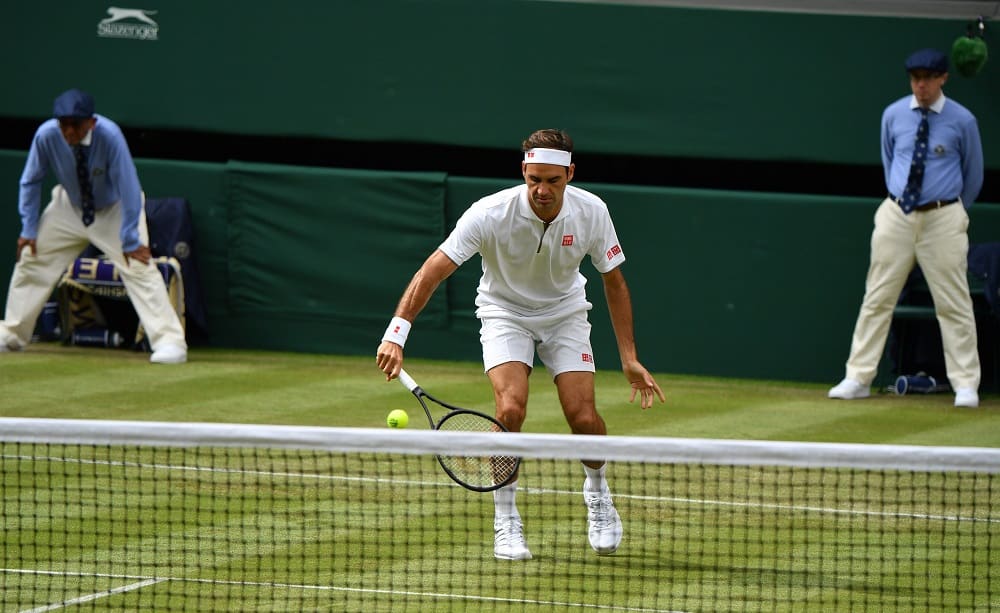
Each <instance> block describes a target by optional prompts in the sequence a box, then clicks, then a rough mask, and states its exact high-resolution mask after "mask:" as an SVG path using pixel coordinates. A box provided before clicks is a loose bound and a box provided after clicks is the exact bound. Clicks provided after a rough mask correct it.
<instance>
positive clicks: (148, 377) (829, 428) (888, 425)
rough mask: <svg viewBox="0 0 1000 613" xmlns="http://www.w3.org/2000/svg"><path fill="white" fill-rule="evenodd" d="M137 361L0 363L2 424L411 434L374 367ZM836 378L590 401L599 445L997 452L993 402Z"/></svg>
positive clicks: (436, 383)
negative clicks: (876, 390)
mask: <svg viewBox="0 0 1000 613" xmlns="http://www.w3.org/2000/svg"><path fill="white" fill-rule="evenodd" d="M147 357H148V356H147V355H145V354H139V353H132V352H127V351H112V350H104V349H83V348H74V347H63V346H60V345H57V344H49V343H45V344H36V345H31V346H30V347H29V349H28V351H25V352H23V353H18V354H0V390H2V393H0V415H4V416H8V417H15V416H17V417H53V418H67V419H125V420H143V421H195V422H202V421H206V422H224V423H254V424H295V425H321V426H338V427H341V426H342V427H382V426H384V425H385V417H386V415H387V414H388V412H389V411H390V410H392V409H395V408H402V409H406V410H407V411H408V412H409V413H410V417H411V427H423V425H422V419H421V418H420V412H419V407H418V406H417V405H416V403H415V401H414V400H413V398H412V397H411V396H410V395H409V394H408V393H407V392H406V390H405V389H403V388H402V387H401V386H400V385H399V384H398V383H395V382H393V383H386V382H385V381H384V378H383V377H382V375H381V373H380V372H379V371H378V370H377V368H376V366H375V361H374V358H362V357H340V356H326V355H311V354H293V353H268V352H249V351H223V350H206V349H196V350H194V351H192V352H191V361H190V362H189V363H187V364H183V365H179V366H154V365H151V364H149V363H148V361H147ZM406 366H407V370H409V371H410V372H411V374H412V375H413V376H414V377H416V378H417V380H418V381H419V382H420V383H421V384H422V385H423V386H424V387H425V388H426V389H427V390H428V391H429V392H431V393H432V394H435V395H437V396H440V397H442V398H445V399H448V400H449V401H452V402H454V403H456V404H461V405H467V406H469V407H471V408H476V409H480V410H483V411H486V412H492V402H493V400H492V393H491V391H490V388H489V384H488V382H487V380H486V378H485V376H484V375H483V374H482V368H481V366H480V365H479V364H476V363H467V362H462V363H459V362H435V361H427V360H416V359H414V360H408V361H407V364H406ZM840 375H841V373H831V377H830V379H831V381H830V382H829V383H824V384H803V383H784V382H770V381H754V380H735V379H716V378H709V377H691V376H676V375H670V374H658V375H657V381H658V382H659V383H660V385H661V387H662V388H663V390H664V392H665V393H666V395H667V402H666V403H665V404H659V403H657V404H656V405H655V406H654V407H653V408H652V409H649V410H646V411H643V410H641V409H640V408H639V407H638V406H637V405H635V404H629V402H628V395H629V388H628V385H627V384H626V382H625V379H624V377H623V376H622V374H621V373H620V372H617V371H601V372H599V373H598V374H597V401H598V408H599V410H600V412H601V414H602V415H603V417H604V419H605V421H606V422H607V424H608V431H609V433H611V434H621V435H644V436H672V437H685V438H687V437H697V438H722V439H754V440H782V441H830V442H857V443H893V444H913V445H960V446H982V447H1000V411H998V410H996V409H998V408H1000V402H998V399H997V398H996V397H994V396H989V395H984V396H983V398H982V406H981V407H980V408H979V409H976V410H969V409H956V408H955V407H953V406H952V401H953V397H952V395H951V394H933V395H927V396H921V395H913V396H895V395H892V394H876V395H875V396H873V397H872V398H870V399H865V400H852V401H834V400H829V399H827V398H826V391H827V389H828V388H829V386H830V385H832V384H833V383H836V381H837V380H839V378H840ZM531 385H532V388H531V398H530V400H529V408H528V419H527V422H526V424H525V428H524V429H525V431H530V432H552V433H561V432H567V428H566V423H565V420H564V419H563V416H562V412H561V410H560V408H559V403H558V400H557V397H556V393H555V386H553V385H552V384H551V382H550V381H549V380H548V377H547V375H546V373H545V372H544V370H543V369H536V371H535V373H534V374H533V376H532V380H531Z"/></svg>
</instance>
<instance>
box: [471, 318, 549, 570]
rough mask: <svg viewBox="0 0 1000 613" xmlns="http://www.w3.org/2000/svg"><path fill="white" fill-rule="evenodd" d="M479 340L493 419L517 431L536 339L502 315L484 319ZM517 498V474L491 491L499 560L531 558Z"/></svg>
mask: <svg viewBox="0 0 1000 613" xmlns="http://www.w3.org/2000/svg"><path fill="white" fill-rule="evenodd" d="M480 340H481V342H482V344H483V366H484V368H485V370H486V374H487V376H488V377H489V379H490V383H491V384H492V386H493V397H494V399H495V401H496V418H497V420H498V421H500V423H502V424H503V425H504V426H505V427H506V428H507V429H508V430H510V431H511V432H520V431H521V426H522V425H523V424H524V418H525V415H526V414H527V406H528V375H530V374H531V364H533V363H534V359H535V341H534V339H533V338H532V336H531V334H530V332H528V331H527V330H526V329H524V328H523V327H522V326H520V325H518V324H517V323H515V322H513V321H510V320H507V319H503V318H484V319H483V320H482V328H481V329H480ZM516 497H517V476H516V475H515V476H514V478H513V479H512V480H511V482H510V483H508V484H507V485H505V486H503V487H501V488H499V489H496V490H494V491H493V504H494V514H493V536H494V538H493V555H494V557H496V558H498V559H501V560H530V559H531V551H530V550H529V549H528V545H527V542H526V541H525V539H524V527H523V524H522V522H521V514H520V512H519V511H518V510H517V500H516Z"/></svg>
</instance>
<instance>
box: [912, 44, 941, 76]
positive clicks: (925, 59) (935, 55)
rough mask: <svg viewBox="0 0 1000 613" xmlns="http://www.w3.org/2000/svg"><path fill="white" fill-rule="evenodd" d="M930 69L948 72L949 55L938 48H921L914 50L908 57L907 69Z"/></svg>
mask: <svg viewBox="0 0 1000 613" xmlns="http://www.w3.org/2000/svg"><path fill="white" fill-rule="evenodd" d="M911 70H929V71H931V72H940V73H945V72H948V56H947V55H945V54H944V53H942V52H941V51H938V50H937V49H921V50H920V51H914V52H913V53H912V54H911V55H910V57H908V58H906V71H907V72H909V71H911Z"/></svg>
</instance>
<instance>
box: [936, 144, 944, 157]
mask: <svg viewBox="0 0 1000 613" xmlns="http://www.w3.org/2000/svg"><path fill="white" fill-rule="evenodd" d="M934 155H944V145H937V146H936V147H934Z"/></svg>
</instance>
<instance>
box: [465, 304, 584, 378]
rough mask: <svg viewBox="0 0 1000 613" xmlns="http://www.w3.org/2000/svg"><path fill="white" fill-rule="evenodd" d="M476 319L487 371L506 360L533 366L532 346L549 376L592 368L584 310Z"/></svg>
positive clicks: (533, 351)
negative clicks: (557, 313) (547, 314)
mask: <svg viewBox="0 0 1000 613" xmlns="http://www.w3.org/2000/svg"><path fill="white" fill-rule="evenodd" d="M480 321H481V323H482V327H481V328H480V330H479V340H480V341H481V342H482V344H483V366H484V367H485V370H486V371H487V372H489V370H490V369H491V368H493V367H494V366H499V365H500V364H504V363H506V362H523V363H524V364H527V365H528V367H529V368H533V367H534V364H535V350H536V348H537V350H538V358H539V359H540V360H541V361H542V364H544V365H545V368H546V369H547V370H548V371H549V374H550V375H551V376H552V378H555V377H556V376H557V375H560V374H562V373H564V372H580V371H584V372H594V370H595V366H594V350H593V348H592V347H591V345H590V322H589V321H587V312H586V311H578V312H576V313H572V314H570V315H566V316H564V317H560V318H555V319H554V318H552V317H539V318H532V317H513V316H512V317H496V316H489V317H482V318H481V319H480Z"/></svg>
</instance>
